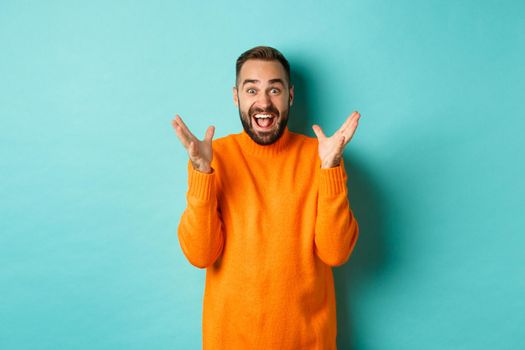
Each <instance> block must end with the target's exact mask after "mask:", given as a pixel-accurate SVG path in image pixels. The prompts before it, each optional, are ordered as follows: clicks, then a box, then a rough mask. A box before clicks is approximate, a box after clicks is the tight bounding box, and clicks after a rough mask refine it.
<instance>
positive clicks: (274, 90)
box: [270, 88, 281, 95]
mask: <svg viewBox="0 0 525 350" xmlns="http://www.w3.org/2000/svg"><path fill="white" fill-rule="evenodd" d="M270 91H271V93H272V94H275V95H277V94H278V93H279V92H281V90H279V89H278V88H272V89H271V90H270Z"/></svg>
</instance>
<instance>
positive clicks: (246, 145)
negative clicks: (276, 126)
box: [239, 126, 291, 156]
mask: <svg viewBox="0 0 525 350" xmlns="http://www.w3.org/2000/svg"><path fill="white" fill-rule="evenodd" d="M290 136H291V135H290V131H289V130H288V126H286V127H285V128H284V131H283V134H282V135H281V137H279V139H277V141H275V142H274V143H272V144H269V145H259V144H258V143H257V142H255V141H253V140H252V138H251V137H250V135H248V133H246V131H245V130H243V131H242V132H241V133H240V139H239V140H240V144H241V146H242V148H243V149H244V150H246V152H247V153H249V154H252V155H255V156H257V155H261V156H274V155H277V154H279V153H281V152H282V151H283V150H285V149H286V147H287V145H288V143H289V141H290Z"/></svg>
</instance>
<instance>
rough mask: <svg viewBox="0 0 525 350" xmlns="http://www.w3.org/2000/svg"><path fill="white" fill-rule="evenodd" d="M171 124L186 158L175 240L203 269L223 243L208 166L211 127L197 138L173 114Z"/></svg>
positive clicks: (180, 119) (219, 252)
mask: <svg viewBox="0 0 525 350" xmlns="http://www.w3.org/2000/svg"><path fill="white" fill-rule="evenodd" d="M172 124H173V128H174V129H175V132H176V133H177V137H178V138H179V140H180V141H181V143H182V145H183V146H184V148H185V149H186V150H187V151H188V156H189V158H190V160H189V162H188V193H187V195H186V199H187V206H186V209H185V210H184V212H183V213H182V216H181V219H180V223H179V228H178V236H179V243H180V246H181V248H182V251H183V252H184V255H185V256H186V258H187V259H188V260H189V262H190V263H191V264H192V265H194V266H197V267H200V268H205V267H208V266H210V265H211V264H213V263H214V262H215V260H216V259H217V257H218V256H219V255H220V254H221V252H222V247H223V245H224V237H223V235H222V231H221V226H222V225H221V218H220V212H219V211H218V205H217V189H216V174H215V171H214V170H213V168H212V166H211V164H212V159H213V147H212V138H213V134H214V131H215V127H213V126H210V127H208V129H207V130H206V135H205V136H204V140H202V141H201V140H199V139H197V138H196V137H195V135H193V133H192V132H191V131H190V129H188V127H187V126H186V124H185V123H184V122H183V121H182V118H181V117H180V116H179V115H176V116H175V119H173V122H172Z"/></svg>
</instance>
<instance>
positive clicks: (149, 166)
mask: <svg viewBox="0 0 525 350" xmlns="http://www.w3.org/2000/svg"><path fill="white" fill-rule="evenodd" d="M524 14H525V2H522V1H474V0H472V1H424V2H423V1H396V2H393V1H364V0H361V1H332V2H326V3H320V2H319V1H296V2H292V1H286V2H284V1H264V2H246V1H235V2H208V3H206V2H198V3H197V2H190V1H164V2H159V1H148V2H146V1H142V2H138V1H136V2H133V1H111V2H107V1H90V2H87V1H86V2H72V1H63V2H58V1H41V2H39V1H33V2H29V1H2V2H1V3H0V52H1V54H0V130H1V131H0V137H1V138H0V162H1V163H0V164H1V168H0V213H1V219H0V348H1V349H3V350H4V349H5V350H7V349H17V350H24V349H108V350H109V349H111V350H114V349H198V348H200V347H201V312H202V296H203V288H204V276H205V270H201V269H197V268H195V267H193V266H192V265H190V264H189V263H188V261H187V260H186V259H185V258H184V256H183V254H182V251H181V249H180V246H179V243H178V239H177V234H176V230H177V225H178V221H179V218H180V215H181V214H182V211H183V210H184V207H185V204H186V202H185V192H186V189H187V175H186V162H187V155H186V153H185V151H184V149H183V147H182V146H181V145H180V144H179V141H178V139H177V138H176V136H175V133H174V131H173V130H172V128H171V125H170V121H171V119H172V118H173V117H174V115H175V113H179V114H180V115H181V116H182V117H183V118H184V119H185V120H186V121H187V123H188V125H189V126H190V128H191V129H192V130H193V131H194V132H195V133H196V134H197V135H199V136H202V135H203V134H204V131H205V130H206V127H207V126H208V125H210V124H213V125H215V126H216V137H221V136H225V135H227V134H230V133H234V132H239V131H241V124H240V122H239V117H238V112H237V109H236V107H235V106H234V104H233V101H232V91H231V89H232V86H233V83H234V76H235V71H234V63H235V60H236V58H237V57H238V55H239V54H240V53H242V52H243V51H244V50H247V49H249V48H251V47H253V46H256V45H260V44H265V45H271V46H275V47H276V48H278V49H279V50H281V51H282V52H283V53H284V54H285V55H286V57H287V58H288V59H289V61H290V63H291V65H292V68H293V73H292V74H293V79H295V85H296V104H294V106H293V107H292V108H293V112H292V117H291V118H292V122H291V125H290V128H291V129H292V130H294V131H300V132H304V133H307V134H309V135H311V136H313V132H312V131H311V129H310V126H311V124H313V123H319V124H320V125H321V126H322V127H323V128H324V129H325V131H326V132H327V133H331V132H333V131H335V130H336V129H337V127H338V126H339V125H340V124H341V123H342V122H343V121H344V119H345V118H346V116H347V115H348V114H349V113H350V112H352V111H353V110H359V111H360V112H361V114H362V118H361V120H360V124H359V128H358V130H357V132H356V135H355V136H354V139H353V140H352V141H351V143H350V144H349V145H348V146H347V149H346V150H345V159H346V163H347V167H348V169H347V171H348V173H349V192H350V194H349V197H350V200H351V205H352V208H353V210H354V212H355V215H356V217H357V219H358V220H359V223H360V229H361V231H360V239H359V241H358V243H357V246H356V250H355V252H354V255H352V257H351V259H350V261H349V262H348V263H347V264H346V265H344V266H341V267H338V268H335V269H334V275H335V280H336V293H337V302H338V306H337V312H338V322H339V324H338V334H339V335H338V345H339V349H340V350H341V349H357V350H373V349H400V350H407V349H520V348H521V349H523V348H525V335H524V334H525V332H524V330H525V328H524V325H525V301H524V295H525V258H524V249H523V247H524V245H525V238H524V229H523V227H524V225H525V218H524V200H523V198H524V195H525V186H524V181H523V178H524V177H525V166H524V161H523V159H524V158H523V152H524V146H525V141H524V139H525V138H524V137H523V131H524V127H525V121H524V120H525V107H524V104H523V98H524V97H525V96H524V91H525V70H524V66H525V65H524V64H523V61H524V57H525V21H524V20H523V18H524Z"/></svg>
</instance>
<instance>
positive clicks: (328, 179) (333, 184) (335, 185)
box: [319, 159, 347, 196]
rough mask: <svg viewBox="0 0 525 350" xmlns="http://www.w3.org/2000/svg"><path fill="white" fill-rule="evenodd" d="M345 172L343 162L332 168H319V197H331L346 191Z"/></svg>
mask: <svg viewBox="0 0 525 350" xmlns="http://www.w3.org/2000/svg"><path fill="white" fill-rule="evenodd" d="M346 180H347V176H346V171H345V166H344V161H343V159H341V162H340V163H339V165H338V166H336V167H333V168H319V195H320V196H333V195H337V194H340V193H341V192H344V191H346Z"/></svg>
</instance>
